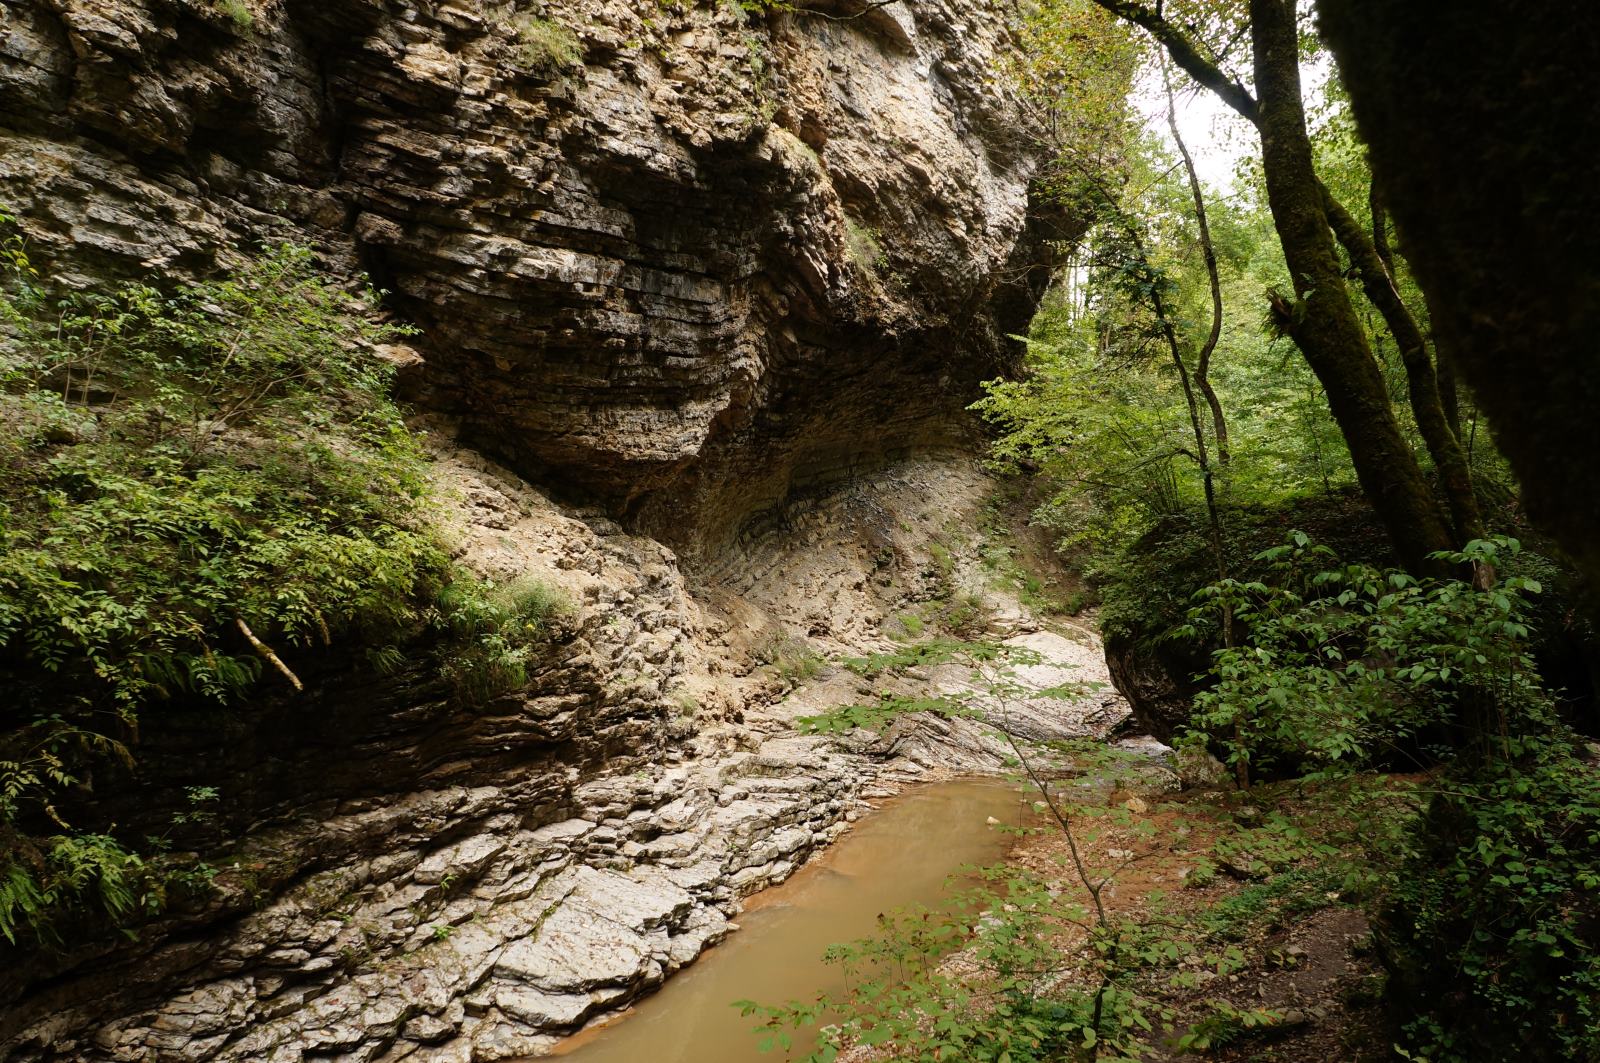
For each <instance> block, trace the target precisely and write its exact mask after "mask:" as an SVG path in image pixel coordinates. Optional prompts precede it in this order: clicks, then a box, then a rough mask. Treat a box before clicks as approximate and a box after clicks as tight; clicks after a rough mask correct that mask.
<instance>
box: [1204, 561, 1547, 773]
mask: <svg viewBox="0 0 1600 1063" xmlns="http://www.w3.org/2000/svg"><path fill="white" fill-rule="evenodd" d="M1519 550H1520V546H1519V544H1518V543H1517V542H1516V540H1514V539H1496V540H1494V541H1482V540H1480V541H1475V542H1473V543H1470V544H1468V546H1467V548H1466V549H1465V550H1463V551H1461V552H1459V553H1454V554H1449V555H1444V559H1445V560H1447V561H1449V562H1450V563H1451V564H1453V565H1456V566H1468V565H1488V566H1490V567H1491V568H1493V567H1503V564H1504V563H1506V562H1510V561H1512V560H1513V559H1514V558H1515V557H1516V555H1517V553H1518V552H1519ZM1258 559H1259V560H1262V561H1264V562H1266V563H1267V564H1268V566H1269V568H1270V570H1271V576H1270V578H1271V580H1272V582H1271V583H1263V582H1249V583H1241V582H1238V581H1234V580H1228V581H1224V582H1222V583H1219V584H1216V585H1214V586H1213V587H1210V588H1207V589H1206V590H1203V591H1202V592H1200V594H1199V595H1198V599H1199V602H1200V604H1199V605H1198V606H1197V607H1196V609H1195V610H1194V613H1193V614H1192V615H1193V617H1194V619H1195V621H1196V623H1198V624H1204V623H1208V622H1211V621H1212V619H1213V618H1214V617H1215V616H1217V615H1219V614H1220V613H1221V612H1222V611H1223V610H1231V611H1232V614H1233V617H1234V619H1235V621H1236V622H1237V623H1239V624H1240V625H1241V626H1242V627H1244V628H1245V629H1246V630H1247V631H1248V632H1249V637H1248V640H1247V642H1246V644H1245V645H1243V646H1240V647H1237V648H1234V649H1225V650H1221V651H1219V652H1218V653H1217V656H1216V663H1215V666H1214V668H1213V673H1214V675H1215V676H1216V679H1217V684H1216V686H1215V687H1214V688H1213V689H1211V690H1207V691H1205V692H1204V693H1202V694H1201V695H1200V696H1199V697H1197V698H1196V699H1195V714H1194V717H1193V721H1192V722H1193V725H1194V726H1195V727H1196V728H1198V729H1201V730H1204V731H1209V732H1210V733H1211V734H1213V735H1219V736H1222V741H1223V742H1224V743H1225V744H1226V745H1227V746H1228V748H1229V757H1230V760H1234V761H1237V760H1239V759H1254V760H1256V761H1257V762H1258V763H1260V762H1267V763H1270V762H1272V761H1274V760H1278V761H1288V762H1289V763H1290V764H1293V765H1295V766H1298V767H1313V768H1314V767H1325V766H1327V765H1330V764H1336V763H1343V764H1361V763H1363V762H1364V761H1366V760H1368V759H1370V758H1372V757H1373V756H1375V755H1382V754H1389V755H1391V756H1392V755H1393V754H1394V753H1396V752H1406V751H1408V750H1409V749H1410V748H1412V747H1413V746H1415V744H1416V743H1417V741H1418V740H1419V739H1420V738H1422V737H1424V736H1426V735H1429V734H1432V735H1433V736H1435V739H1436V740H1437V739H1438V738H1441V737H1448V736H1449V734H1450V733H1451V731H1452V729H1453V728H1454V727H1455V725H1456V722H1457V721H1458V718H1459V717H1460V714H1461V713H1462V711H1464V710H1465V709H1466V708H1467V707H1468V706H1471V705H1474V704H1477V703H1479V702H1481V701H1482V700H1483V699H1484V698H1486V697H1492V699H1493V701H1494V705H1495V707H1496V710H1497V711H1499V712H1502V713H1516V712H1526V711H1531V710H1533V709H1534V708H1536V707H1537V706H1539V705H1541V704H1543V703H1545V702H1546V701H1547V700H1548V699H1547V695H1546V694H1545V693H1544V692H1543V691H1542V689H1541V687H1540V683H1539V678H1538V674H1537V672H1536V670H1535V668H1534V666H1533V662H1532V660H1531V658H1530V657H1529V656H1528V653H1527V645H1528V638H1529V634H1530V632H1529V627H1528V624H1527V622H1526V616H1525V614H1526V611H1527V598H1528V596H1529V595H1533V594H1537V593H1539V591H1540V589H1541V588H1540V585H1539V583H1538V581H1537V580H1534V579H1531V578H1529V577H1524V576H1516V575H1511V576H1509V577H1507V578H1506V579H1504V580H1503V581H1502V582H1501V583H1500V585H1499V586H1498V587H1497V588H1495V589H1494V590H1493V591H1492V592H1489V593H1480V592H1479V591H1477V590H1475V589H1474V588H1473V587H1472V586H1471V585H1470V584H1468V583H1465V582H1463V581H1461V580H1454V579H1444V580H1418V579H1416V578H1415V577H1412V576H1410V575H1408V574H1406V573H1404V572H1399V571H1388V572H1384V571H1381V570H1379V569H1377V568H1374V567H1373V566H1371V565H1364V564H1353V565H1344V566H1341V565H1339V564H1338V563H1337V561H1336V559H1335V558H1334V556H1333V553H1332V551H1330V550H1328V549H1327V548H1326V547H1321V546H1317V545H1315V544H1313V543H1312V542H1311V540H1310V538H1309V537H1308V536H1306V535H1305V534H1304V533H1303V532H1294V533H1293V534H1292V535H1291V537H1290V540H1289V542H1288V543H1287V544H1285V545H1283V546H1279V547H1274V548H1272V549H1271V550H1268V551H1265V552H1264V553H1262V554H1261V555H1259V558H1258ZM1191 630H1192V629H1191ZM1435 752H1436V753H1438V752H1442V750H1436V751H1435ZM1413 763H1416V762H1413Z"/></svg>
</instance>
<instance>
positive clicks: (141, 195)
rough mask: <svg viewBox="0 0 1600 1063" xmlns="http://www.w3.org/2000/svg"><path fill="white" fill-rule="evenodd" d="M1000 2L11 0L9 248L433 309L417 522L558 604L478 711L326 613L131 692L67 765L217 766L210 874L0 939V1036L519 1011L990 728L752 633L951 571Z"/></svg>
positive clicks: (6, 159) (446, 1021)
mask: <svg viewBox="0 0 1600 1063" xmlns="http://www.w3.org/2000/svg"><path fill="white" fill-rule="evenodd" d="M815 6H818V7H823V8H826V9H827V10H828V11H829V12H831V13H835V14H850V13H851V12H852V11H853V10H854V9H853V8H850V7H839V8H835V7H833V6H830V5H829V4H827V3H822V4H819V5H815ZM1004 19H1005V16H1004V6H1003V5H1001V4H999V3H988V2H985V3H964V2H960V0H918V2H917V3H915V4H909V3H907V4H896V5H890V6H888V7H883V8H878V9H874V10H872V11H870V12H868V13H867V14H865V15H863V16H862V17H860V18H850V19H846V20H844V21H832V20H829V19H826V18H821V17H818V16H815V15H807V14H801V13H791V14H781V13H769V14H760V15H754V16H752V15H749V14H747V13H745V12H743V11H742V10H741V9H740V8H739V7H738V5H734V4H722V3H718V4H707V5H701V6H692V5H688V6H662V7H659V8H657V7H654V6H651V5H644V4H639V3H634V2H631V0H575V2H572V3H566V4H547V5H544V6H538V5H522V4H515V5H514V4H510V3H499V4H497V3H478V2H471V0H454V2H452V0H446V2H439V3H431V2H423V0H239V2H237V3H226V4H224V3H220V2H217V0H96V2H91V0H18V2H15V3H11V4H8V6H6V7H5V9H4V23H3V26H0V114H3V115H4V116H5V118H4V128H0V204H4V205H5V206H6V207H7V208H8V209H10V210H11V211H12V212H14V213H16V214H17V215H18V216H19V218H20V222H21V226H22V228H23V230H24V232H25V234H26V235H27V236H28V238H29V240H30V250H31V253H32V255H33V257H34V259H35V261H36V262H38V263H39V264H41V265H43V266H44V267H45V268H46V270H47V272H48V273H49V275H51V276H52V277H53V278H55V279H57V280H60V281H62V282H65V283H68V284H89V283H101V282H103V281H105V280H107V279H111V278H119V277H133V276H141V277H148V276H149V275H151V274H152V273H154V274H157V275H162V274H169V275H173V276H177V275H182V274H185V273H191V272H203V271H205V270H207V269H209V268H211V267H212V266H213V265H215V264H216V262H217V261H218V260H219V259H226V258H228V257H230V256H231V255H234V254H237V253H239V252H240V251H241V249H244V248H247V247H249V246H250V245H251V244H253V243H255V242H257V241H260V240H293V241H297V242H302V243H309V244H312V245H314V246H315V247H316V248H317V249H318V251H319V253H320V254H321V256H322V258H323V259H324V261H325V262H326V263H327V264H328V265H330V266H331V267H332V268H333V269H335V270H337V271H342V272H344V273H347V274H348V275H350V276H355V275H356V274H358V273H359V272H361V271H366V272H368V273H370V275H371V276H372V278H373V279H374V281H375V282H376V283H378V284H379V285H381V286H382V287H384V288H386V289H389V290H390V291H391V292H392V295H391V300H392V305H393V308H394V309H395V310H396V311H397V312H398V313H399V314H400V315H402V316H403V317H405V318H406V319H408V320H411V321H414V322H416V323H417V324H418V325H419V326H420V327H421V330H422V331H421V333H420V334H419V335H418V336H417V337H415V338H414V340H413V341H412V345H413V346H414V349H397V350H395V351H393V352H391V353H393V354H394V356H395V357H396V358H397V359H398V360H400V361H402V362H403V363H404V364H405V368H404V370H403V382H404V386H405V387H406V388H407V390H408V394H409V396H410V398H411V399H412V400H413V401H414V402H415V403H416V404H417V405H418V406H419V408H421V409H423V410H425V411H428V415H429V418H430V420H429V421H428V426H429V430H430V432H431V433H432V442H433V446H434V449H435V450H436V452H437V454H438V461H437V465H436V468H437V470H438V478H439V481H440V486H441V491H440V503H439V505H440V510H439V512H438V513H437V514H436V519H437V520H438V522H439V523H440V525H441V527H442V529H443V531H444V533H445V535H446V538H447V541H449V542H451V543H453V544H455V546H456V548H457V553H458V555H459V557H460V559H461V560H462V561H463V562H464V563H466V564H468V565H470V566H471V567H473V568H475V569H477V570H478V571H480V572H482V573H484V574H485V575H488V576H491V577H494V578H514V577H519V576H523V575H533V576H536V577H537V578H539V579H542V580H545V581H547V582H549V583H551V584H553V585H555V586H557V587H559V588H560V589H562V590H563V591H564V592H565V593H566V594H567V596H568V597H569V598H570V599H571V600H572V601H573V603H574V604H575V609H574V612H573V615H572V617H571V618H570V620H569V622H568V623H566V624H565V625H564V627H563V630H562V631H561V633H560V637H559V638H558V639H556V640H555V641H554V642H553V644H552V645H551V646H550V648H549V651H548V653H547V655H546V658H545V659H544V660H542V661H541V662H540V663H539V666H538V667H536V668H535V669H534V670H533V671H534V674H533V675H532V677H531V679H530V683H529V685H528V688H527V689H526V690H524V691H521V692H519V693H518V694H516V695H513V696H509V697H506V698H502V699H500V700H498V701H496V702H495V703H493V704H492V705H490V706H488V707H487V708H485V709H482V710H472V711H469V710H466V709H463V708H460V707H458V706H455V705H453V704H452V703H451V702H450V700H449V699H448V698H447V696H446V692H445V691H444V690H442V689H439V688H438V686H437V684H435V683H433V682H432V681H430V680H428V679H426V678H425V677H426V675H428V674H429V673H428V672H427V670H426V669H425V668H422V667H420V666H419V667H418V668H415V669H411V670H408V671H406V672H403V673H402V674H400V675H397V676H393V677H391V678H389V679H387V680H383V681H377V680H375V679H374V678H373V677H372V676H371V675H370V673H367V672H365V671H364V670H363V669H361V668H360V666H359V663H358V662H352V661H347V660H343V659H341V658H340V657H339V649H338V648H337V647H335V648H333V649H332V650H330V651H329V652H328V653H327V654H326V655H325V657H324V658H323V659H319V660H317V661H312V662H307V663H306V666H305V668H304V670H303V672H302V674H303V675H304V677H305V678H307V679H308V687H309V689H308V693H307V695H306V696H305V697H304V698H299V699H272V698H264V699H263V700H262V701H261V702H260V703H259V704H254V705H251V706H247V707H245V708H243V709H241V710H240V712H239V713H238V714H237V715H236V716H231V717H228V718H225V719H219V720H213V721H210V722H209V723H205V724H204V725H202V724H200V723H197V722H196V721H183V720H167V721H157V720H152V721H149V722H148V723H147V726H146V733H145V735H144V736H143V740H142V744H141V748H140V750H139V757H140V769H139V770H140V774H139V776H138V777H137V778H133V779H119V780H111V779H106V780H102V782H103V783H104V785H101V786H100V787H99V789H98V798H99V799H101V800H103V801H104V802H105V807H106V811H107V813H108V814H110V815H112V817H113V818H115V819H116V821H117V822H118V823H119V824H120V825H122V826H124V827H127V828H129V829H132V828H134V827H138V828H140V829H142V828H145V827H147V826H148V827H150V828H151V829H154V830H157V831H159V830H160V829H162V828H163V825H164V824H165V823H166V822H167V821H168V820H169V819H170V813H171V811H172V810H173V809H174V808H178V807H181V800H182V798H181V794H182V788H183V787H184V786H187V785H217V784H220V785H221V786H222V788H223V790H224V794H225V801H224V805H225V808H224V811H223V812H222V817H221V818H222V823H221V826H222V828H224V829H225V833H226V834H227V835H228V836H229V837H232V838H235V839H237V841H236V843H235V844H234V845H233V846H232V847H231V848H230V849H228V850H227V856H226V862H225V863H224V864H223V865H222V867H221V871H220V874H219V876H218V886H219V889H218V892H217V894H216V895H215V896H213V897H211V898H210V899H208V900H207V901H205V902H204V904H203V905H202V906H200V907H198V908H196V909H194V910H175V911H172V912H170V913H168V914H167V915H164V916H163V917H162V919H161V921H159V922H158V923H157V924H155V925H152V926H150V927H148V928H146V929H145V931H144V932H143V933H142V934H141V937H140V940H139V941H138V942H125V941H121V940H120V939H103V940H100V941H98V942H95V943H92V944H89V945H84V946H82V947H80V948H76V949H73V950H69V951H66V952H61V953H49V954H45V953H37V954H30V955H28V956H26V957H16V962H11V961H12V958H13V957H11V956H8V955H7V956H0V960H4V961H5V962H0V1059H6V1060H82V1059H94V1060H101V1059H105V1060H144V1059H149V1058H159V1059H164V1060H165V1059H173V1060H209V1059H219V1060H220V1059H228V1060H257V1059H283V1060H298V1059H302V1058H307V1057H318V1058H321V1057H328V1058H343V1059H353V1060H355V1059H359V1060H374V1059H385V1060H395V1059H401V1058H406V1057H408V1056H409V1057H413V1058H417V1059H424V1058H426V1059H460V1060H468V1059H472V1060H486V1059H499V1058H506V1057H510V1056H515V1055H519V1054H523V1053H527V1052H531V1051H538V1050H540V1049H542V1048H544V1047H547V1046H548V1045H549V1044H550V1043H551V1041H552V1039H553V1038H554V1036H556V1035H557V1034H559V1033H560V1032H563V1031H566V1030H570V1029H571V1028H573V1027H574V1026H577V1025H580V1024H581V1023H582V1022H584V1021H585V1020H586V1019H588V1018H589V1017H591V1016H593V1015H595V1014H598V1013H600V1012H601V1011H603V1010H606V1009H609V1008H613V1007H617V1006H620V1005H622V1004H625V1003H626V1002H627V1001H628V1000H629V999H631V998H632V997H634V996H636V995H637V994H638V993H640V992H643V991H645V990H647V989H649V988H650V987H651V986H653V985H655V984H657V983H658V982H659V981H660V980H661V979H662V978H664V977H666V976H667V974H669V973H670V972H671V971H672V970H674V969H675V968H677V967H679V966H681V965H682V964H684V963H686V962H689V961H690V960H692V959H693V958H694V957H695V956H696V955H698V953H699V952H700V950H701V949H703V948H704V947H705V946H706V945H707V944H708V943H710V942H712V941H715V940H717V939H718V937H720V936H721V935H722V934H723V933H725V932H726V931H727V929H728V923H727V920H728V918H729V917H730V915H732V914H733V913H734V912H735V911H736V910H737V905H738V900H739V898H740V897H742V896H744V895H746V894H748V893H751V892H754V891H755V890H758V889H760V888H762V887H763V886H765V885H767V884H769V883H772V882H775V881H780V880H782V879H783V878H784V877H786V876H787V875H788V874H790V873H791V872H792V871H793V870H794V869H795V868H796V867H797V866H799V864H801V863H802V862H803V861H804V860H805V859H806V858H807V856H808V855H809V854H810V853H812V852H814V851H815V850H816V849H817V848H818V847H819V846H822V845H824V844H826V843H827V842H828V841H830V840H831V839H832V838H833V837H834V836H836V834H837V833H838V832H839V831H841V830H843V829H845V825H846V822H847V817H848V816H849V815H852V814H853V812H852V810H853V808H854V806H855V804H856V802H857V799H858V797H859V795H860V794H861V793H862V792H863V791H864V790H866V789H870V788H871V787H874V786H881V785H884V784H885V780H888V779H891V778H896V777H908V776H911V775H915V774H917V773H921V772H925V771H926V770H927V769H928V768H929V767H931V766H934V765H938V766H939V767H942V768H955V769H960V768H963V767H965V768H973V767H984V766H994V765H997V764H998V763H999V761H1000V758H1001V756H1002V755H1003V750H1000V749H998V748H995V747H994V746H993V745H992V740H988V739H985V738H983V737H982V736H981V735H980V733H979V731H980V729H979V728H977V727H976V726H960V725H955V724H948V723H944V722H928V723H926V725H924V726H920V727H917V726H908V727H905V728H902V729H900V730H897V731H896V732H894V733H893V734H891V735H888V736H886V737H885V738H884V739H882V740H881V741H876V742H861V743H856V744H851V743H837V744H822V743H820V742H819V740H815V739H805V738H801V737H798V736H796V735H794V734H793V733H792V730H791V727H790V724H791V721H792V718H793V716H794V715H795V714H796V713H798V712H800V711H802V710H804V709H806V708H807V706H806V705H804V704H801V705H787V706H785V704H784V703H783V702H782V698H783V695H784V694H785V693H786V692H787V691H788V689H789V688H790V686H792V682H791V681H790V680H789V679H788V678H787V677H785V676H783V675H782V674H781V672H782V669H781V668H780V667H778V666H777V665H776V664H775V663H774V662H773V660H772V657H773V647H774V646H779V645H789V644H791V643H798V644H803V645H805V646H807V647H810V648H811V649H812V651H813V652H818V653H831V654H839V653H845V652H859V651H861V650H863V649H867V648H873V647H878V646H882V645H883V644H884V639H883V634H882V630H881V624H882V623H883V621H884V620H885V618H886V617H888V616H889V615H890V614H891V613H892V612H893V611H894V610H895V609H898V608H902V607H904V606H906V605H907V603H912V604H915V603H917V602H921V601H926V600H927V599H929V598H930V597H932V596H934V595H937V594H941V593H948V589H941V587H940V586H938V584H939V579H938V573H937V572H936V571H935V569H934V566H933V564H932V561H931V560H930V555H929V554H928V552H927V550H926V540H927V538H928V536H929V535H930V534H932V533H934V532H937V531H939V530H940V529H945V528H947V527H948V526H949V523H950V522H951V521H961V520H966V519H968V518H970V516H971V514H972V512H973V511H974V509H975V507H976V506H977V504H978V503H979V501H980V500H981V497H982V494H983V492H984V490H985V489H986V487H985V481H984V478H983V477H982V476H981V475H980V474H979V473H977V472H976V470H975V469H974V468H973V466H972V464H971V462H970V461H969V460H968V459H966V458H965V457H963V456H962V455H963V451H964V450H966V449H967V448H968V446H969V443H970V441H969V440H968V438H967V427H966V425H967V422H966V421H965V419H964V415H963V414H962V413H961V411H962V410H963V408H964V407H965V405H966V404H967V403H968V402H970V401H971V400H972V398H973V397H974V385H975V382H976V381H977V380H979V379H982V378H985V377H988V376H993V375H995V373H996V372H997V371H998V370H999V369H1001V368H1003V367H1004V366H1005V364H1006V363H1007V361H1008V359H1009V358H1010V357H1011V351H1010V348H1009V346H1008V341H1007V340H1006V339H1005V336H1006V335H1007V334H1008V333H1012V332H1017V331H1020V330H1021V329H1022V328H1023V327H1024V326H1025V323H1026V319H1027V317H1028V315H1029V314H1030V313H1031V311H1032V307H1033V304H1034V301H1035V298H1036V296H1037V292H1038V288H1039V286H1040V284H1041V283H1042V281H1043V279H1044V275H1045V266H1046V264H1047V262H1048V258H1049V256H1048V253H1047V251H1046V248H1045V240H1046V238H1047V237H1049V236H1051V235H1054V233H1053V231H1052V227H1053V226H1059V225H1061V224H1062V220H1061V219H1059V218H1053V217H1051V216H1048V215H1047V214H1043V213H1041V212H1039V211H1038V210H1036V209H1035V207H1034V206H1033V205H1031V204H1030V202H1029V197H1028V182H1029V178H1030V175H1031V173H1032V170H1033V167H1034V166H1035V164H1036V157H1035V149H1034V146H1033V144H1032V141H1031V139H1030V137H1029V135H1028V132H1027V128H1026V125H1025V122H1024V121H1023V119H1022V116H1021V112H1020V110H1019V108H1018V107H1017V106H1016V105H1015V101H1014V100H1013V99H1012V98H1011V97H1010V95H1009V90H1007V89H1006V88H1005V87H1004V85H1005V79H1004V78H1003V77H1000V76H997V71H998V70H999V65H1000V57H1001V53H1002V52H1003V51H1004V49H1005V47H1006V46H1007V42H1008V40H1009V38H1008V31H1007V29H1006V26H1005V21H1004ZM535 484H536V485H538V486H537V487H535V486H534V485H535ZM556 499H560V501H556ZM1002 633H1003V634H1014V633H1015V632H1014V631H1013V630H1011V629H1007V630H1006V631H1004V632H1002ZM763 662H765V663H763ZM860 693H861V692H859V691H853V690H849V689H845V688H844V687H843V686H841V687H840V688H839V689H838V690H837V694H838V696H839V697H853V696H857V695H859V694H860ZM834 703H835V704H836V703H837V702H834ZM816 707H818V706H817V705H811V706H810V709H813V710H814V709H815V708H816ZM822 707H827V706H826V705H823V706H822ZM1117 711H1119V706H1117V705H1102V704H1099V703H1098V702H1095V703H1093V704H1089V705H1086V706H1080V707H1078V708H1075V709H1072V710H1070V711H1067V710H1063V712H1062V713H1061V714H1060V716H1059V718H1057V717H1056V716H1054V715H1052V713H1051V712H1050V711H1048V710H1040V711H1036V712H1034V713H1033V714H1032V716H1031V717H1030V719H1033V717H1037V719H1033V724H1032V725H1034V726H1036V727H1037V728H1040V729H1041V733H1042V734H1054V735H1068V734H1081V733H1086V732H1091V733H1092V732H1095V731H1096V730H1097V729H1100V728H1102V727H1103V726H1105V725H1106V720H1107V719H1109V718H1110V716H1114V715H1115V714H1116V712H1117ZM1108 713H1109V716H1108ZM985 742H989V743H990V744H989V745H986V744H985ZM164 817H166V818H164Z"/></svg>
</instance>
